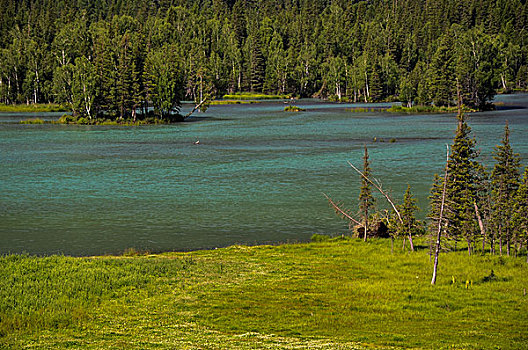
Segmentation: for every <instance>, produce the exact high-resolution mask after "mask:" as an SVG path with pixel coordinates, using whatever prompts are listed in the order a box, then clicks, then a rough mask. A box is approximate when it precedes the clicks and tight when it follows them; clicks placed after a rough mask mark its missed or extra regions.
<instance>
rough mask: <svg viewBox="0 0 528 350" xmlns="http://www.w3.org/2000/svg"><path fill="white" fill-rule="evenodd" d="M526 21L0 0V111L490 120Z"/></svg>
mask: <svg viewBox="0 0 528 350" xmlns="http://www.w3.org/2000/svg"><path fill="white" fill-rule="evenodd" d="M527 21H528V4H526V2H525V1H521V0H373V1H345V0H332V1H331V0H279V1H276V0H260V1H257V0H237V1H232V0H157V1H150V0H130V1H122V0H97V1H86V0H59V1H54V0H53V1H52V0H0V102H1V103H3V104H6V105H12V104H39V103H49V102H53V103H60V104H62V105H64V106H67V107H68V108H69V109H71V111H72V112H73V114H74V115H75V116H78V117H83V118H86V119H87V120H91V119H93V118H97V117H98V116H99V115H103V114H104V115H105V117H107V118H114V119H130V118H133V119H134V120H135V118H136V115H146V114H148V113H154V114H155V115H157V116H159V117H160V118H161V119H163V118H165V119H170V118H172V117H173V116H175V115H178V113H179V109H180V106H181V101H182V100H193V101H196V103H197V104H199V103H200V102H203V101H204V100H208V99H209V100H210V99H213V98H215V97H221V96H223V94H226V93H230V94H233V93H239V92H256V93H268V94H289V95H291V96H297V97H316V98H326V99H330V100H336V101H353V102H376V101H401V102H402V103H404V104H406V105H409V106H411V105H434V106H454V105H456V103H457V96H458V95H460V97H461V99H462V103H463V104H464V105H465V106H467V107H470V108H474V109H486V108H489V107H490V105H489V102H490V100H491V99H492V98H493V96H494V95H495V94H496V93H497V92H511V91H514V90H523V89H526V87H527V84H528V47H527V44H526V43H527V42H528V33H527V32H526V25H527ZM203 107H205V105H204V106H203Z"/></svg>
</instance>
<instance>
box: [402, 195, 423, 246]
mask: <svg viewBox="0 0 528 350" xmlns="http://www.w3.org/2000/svg"><path fill="white" fill-rule="evenodd" d="M397 207H398V211H399V212H400V215H401V219H402V221H401V222H400V221H398V224H397V226H396V235H397V236H399V237H402V238H403V239H404V241H405V239H406V238H407V237H412V236H414V235H416V234H418V233H420V232H421V231H422V230H421V228H422V225H421V223H420V222H419V221H418V219H416V212H417V211H418V210H419V208H418V206H417V205H416V199H415V198H414V197H413V194H412V193H411V185H407V190H406V191H405V194H404V195H403V203H402V204H400V205H398V206H397Z"/></svg>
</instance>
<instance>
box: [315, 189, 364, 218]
mask: <svg viewBox="0 0 528 350" xmlns="http://www.w3.org/2000/svg"><path fill="white" fill-rule="evenodd" d="M323 195H324V196H325V197H326V199H327V200H328V203H330V206H332V208H334V210H335V212H336V213H337V214H339V215H341V216H342V217H343V218H345V219H348V220H350V221H351V222H353V223H354V224H356V225H361V223H360V222H359V221H358V220H356V219H354V218H353V217H352V214H351V213H350V211H349V210H347V209H344V208H341V206H340V205H339V203H335V202H334V201H333V200H332V199H331V198H330V197H328V196H327V195H326V194H325V193H323Z"/></svg>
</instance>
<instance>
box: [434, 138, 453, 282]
mask: <svg viewBox="0 0 528 350" xmlns="http://www.w3.org/2000/svg"><path fill="white" fill-rule="evenodd" d="M448 163H449V146H447V160H446V167H445V174H444V186H443V189H442V202H441V205H440V216H439V218H438V230H437V232H436V249H435V259H434V266H433V278H432V279H431V284H432V285H434V284H435V283H436V275H437V272H438V255H439V254H440V238H441V237H442V220H443V216H444V204H445V197H446V187H447V177H448V172H447V170H448Z"/></svg>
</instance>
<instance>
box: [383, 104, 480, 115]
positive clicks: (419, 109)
mask: <svg viewBox="0 0 528 350" xmlns="http://www.w3.org/2000/svg"><path fill="white" fill-rule="evenodd" d="M462 111H463V112H464V113H473V112H477V110H476V109H471V108H468V107H463V108H462ZM387 112H392V113H407V114H415V113H458V107H456V106H454V107H437V106H412V107H405V106H396V105H394V106H392V107H391V108H388V109H387Z"/></svg>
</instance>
